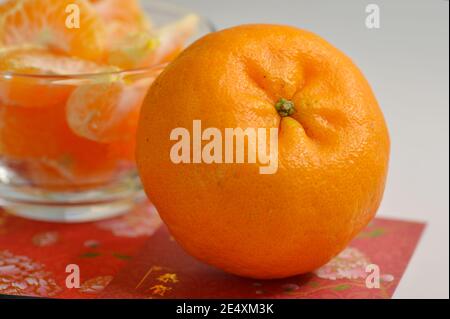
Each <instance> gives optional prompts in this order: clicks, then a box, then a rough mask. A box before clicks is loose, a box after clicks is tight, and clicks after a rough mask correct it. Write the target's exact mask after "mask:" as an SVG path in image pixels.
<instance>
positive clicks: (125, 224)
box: [0, 203, 161, 298]
mask: <svg viewBox="0 0 450 319" xmlns="http://www.w3.org/2000/svg"><path fill="white" fill-rule="evenodd" d="M160 225H161V220H160V219H159V217H158V215H157V213H156V210H155V209H154V207H153V206H151V205H148V204H147V203H145V204H142V205H140V206H138V207H136V208H135V209H133V210H132V211H130V212H129V213H128V214H126V215H124V216H120V217H117V218H113V219H109V220H103V221H99V222H92V223H83V224H55V223H44V222H36V221H31V220H26V219H22V218H18V217H15V216H12V215H9V214H7V213H6V212H4V211H2V210H1V209H0V295H2V294H3V295H19V296H33V297H51V298H96V297H97V295H98V293H99V292H100V291H101V290H102V289H104V288H105V287H106V286H107V285H108V284H109V283H110V281H111V280H112V279H113V277H114V276H115V275H116V273H117V272H118V271H119V270H120V269H121V268H122V267H124V266H125V265H126V264H127V263H128V262H129V261H130V260H131V258H132V257H133V256H135V254H136V253H138V252H139V251H140V249H141V248H142V246H143V245H144V244H145V242H146V241H147V240H148V238H150V237H151V235H153V233H154V232H155V231H156V230H157V229H158V227H159V226H160ZM68 265H77V266H78V267H79V270H80V271H79V275H80V276H79V278H80V287H79V288H69V287H67V285H66V279H67V277H68V276H69V275H70V272H69V273H67V272H66V267H67V266H68Z"/></svg>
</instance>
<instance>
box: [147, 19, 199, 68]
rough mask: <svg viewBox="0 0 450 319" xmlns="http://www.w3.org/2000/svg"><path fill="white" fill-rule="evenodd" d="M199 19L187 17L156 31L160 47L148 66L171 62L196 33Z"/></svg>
mask: <svg viewBox="0 0 450 319" xmlns="http://www.w3.org/2000/svg"><path fill="white" fill-rule="evenodd" d="M198 21H199V17H198V16H197V15H195V14H190V15H187V16H186V17H185V18H183V19H181V20H180V21H178V22H175V23H173V24H169V25H167V26H165V27H162V28H160V29H159V30H157V31H156V36H157V38H158V40H159V46H158V48H157V49H156V50H155V52H153V54H152V55H151V56H150V57H149V59H148V60H147V64H149V65H151V64H158V63H163V62H169V61H171V60H172V59H174V58H175V57H176V56H177V55H178V54H179V53H180V52H181V51H182V49H183V47H184V45H185V44H186V42H187V40H189V38H190V37H191V36H192V35H193V34H194V33H195V32H196V30H197V27H198Z"/></svg>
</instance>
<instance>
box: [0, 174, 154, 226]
mask: <svg viewBox="0 0 450 319" xmlns="http://www.w3.org/2000/svg"><path fill="white" fill-rule="evenodd" d="M145 198H146V197H145V193H144V191H143V190H142V187H141V184H140V181H139V178H138V177H137V176H133V177H130V178H127V179H125V180H122V181H121V182H119V183H117V184H115V185H109V186H106V187H102V188H95V189H91V190H84V191H73V192H56V191H43V190H41V189H35V188H29V187H17V186H16V187H14V186H11V185H6V184H2V183H0V207H2V208H3V209H4V210H5V211H6V212H8V213H10V214H12V215H16V216H20V217H24V218H28V219H33V220H39V221H47V222H59V223H82V222H90V221H97V220H101V219H106V218H111V217H115V216H118V215H121V214H124V213H126V212H128V211H130V210H131V209H132V208H133V207H134V206H136V205H137V204H139V203H141V202H142V201H144V200H145Z"/></svg>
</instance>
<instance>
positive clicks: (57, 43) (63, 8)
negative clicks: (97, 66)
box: [0, 0, 105, 61]
mask: <svg viewBox="0 0 450 319" xmlns="http://www.w3.org/2000/svg"><path fill="white" fill-rule="evenodd" d="M77 22H79V24H78V23H77ZM104 39H105V29H104V25H103V22H102V20H101V18H100V17H99V15H98V13H97V12H96V11H95V9H94V8H93V7H92V5H91V4H90V3H89V2H88V1H87V0H58V1H54V0H10V1H8V2H7V3H6V4H4V9H3V10H0V45H3V46H14V45H22V44H32V45H39V46H43V47H47V48H49V49H51V50H54V51H57V52H64V53H67V54H69V55H73V56H77V57H80V58H83V59H87V60H92V61H100V60H102V58H103V54H104V46H105V44H104Z"/></svg>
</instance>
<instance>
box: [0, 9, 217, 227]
mask: <svg viewBox="0 0 450 319" xmlns="http://www.w3.org/2000/svg"><path fill="white" fill-rule="evenodd" d="M0 3H1V1H0ZM141 3H142V6H143V8H144V9H145V11H146V12H147V13H148V14H149V16H150V18H151V20H152V23H153V25H154V26H155V27H159V26H164V25H166V24H170V23H172V22H175V21H177V20H179V19H181V18H182V17H184V16H186V15H188V14H191V13H193V12H191V11H189V10H188V9H184V8H180V7H178V6H174V5H170V4H167V3H164V2H162V1H151V0H148V1H145V0H144V1H141ZM211 31H214V28H213V27H212V25H211V23H209V22H208V21H207V20H206V19H204V18H200V19H199V25H198V28H197V33H196V34H195V35H194V36H192V37H191V39H189V41H188V44H189V43H190V42H193V41H194V40H196V39H198V38H199V37H201V36H203V35H205V34H207V33H209V32H211ZM164 67H165V64H160V65H154V66H152V67H146V68H139V69H133V70H124V71H115V72H104V73H96V74H83V75H57V76H53V75H26V74H15V73H10V72H0V205H1V206H2V207H3V208H4V209H6V210H7V211H8V212H10V213H12V214H15V215H18V216H22V217H25V218H30V219H35V220H43V221H54V222H86V221H94V220H99V219H103V218H108V217H113V216H116V215H119V214H122V213H125V212H127V211H128V210H129V209H131V208H132V207H133V206H134V205H136V203H137V202H139V201H142V200H143V199H144V198H145V195H144V192H143V190H142V187H141V184H140V181H139V176H138V174H137V170H136V167H135V162H134V151H135V150H134V146H135V132H136V127H137V121H138V117H139V109H140V107H141V105H142V102H143V99H144V98H145V95H146V92H147V89H148V87H149V86H150V85H151V83H152V82H153V80H154V79H155V78H156V77H157V76H158V75H159V73H160V72H161V71H162V70H163V69H164ZM5 97H7V99H6V98H5ZM87 97H88V98H87ZM11 99H12V100H13V101H14V103H12V104H11ZM6 101H8V102H6ZM30 101H31V102H30ZM87 101H89V102H87ZM16 102H17V103H16ZM86 103H88V105H87V104H86ZM18 105H20V106H18ZM105 105H106V106H107V107H106V108H105ZM86 106H87V108H86ZM99 106H103V108H102V111H101V112H100V113H99V111H98V108H99ZM86 109H89V110H90V111H93V112H94V113H92V114H94V115H92V114H91V113H86ZM83 112H84V113H83ZM102 112H103V113H102ZM105 114H106V115H105ZM92 116H94V117H95V119H96V121H92ZM102 116H110V117H112V118H114V119H115V121H113V123H114V125H109V124H108V125H109V126H108V127H106V128H104V127H103V128H102V129H101V130H100V129H99V128H98V126H96V125H97V123H98V122H100V123H101V121H102ZM125 119H126V120H125ZM83 121H89V123H90V124H89V126H86V125H84V126H83V123H84V122H83ZM108 123H109V122H108ZM105 132H106V133H108V134H103V133H105Z"/></svg>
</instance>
